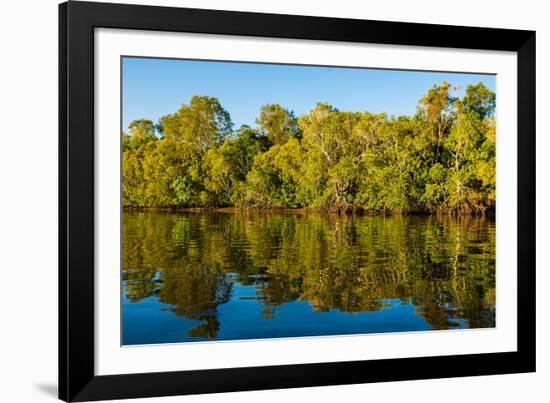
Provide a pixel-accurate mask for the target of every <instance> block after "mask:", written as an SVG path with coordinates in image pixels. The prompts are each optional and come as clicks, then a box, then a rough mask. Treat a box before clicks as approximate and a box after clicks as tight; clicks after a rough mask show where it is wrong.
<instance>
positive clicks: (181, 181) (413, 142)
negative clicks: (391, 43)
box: [122, 82, 496, 214]
mask: <svg viewBox="0 0 550 403" xmlns="http://www.w3.org/2000/svg"><path fill="white" fill-rule="evenodd" d="M456 92H457V91H456V90H455V89H453V88H452V86H451V85H450V84H448V83H446V82H443V83H441V84H439V85H434V86H433V87H432V88H430V89H429V90H428V92H427V93H426V94H425V95H424V96H423V97H422V98H421V99H420V100H419V102H418V105H417V112H416V114H415V115H413V116H399V117H394V116H388V115H386V114H384V113H381V114H372V113H369V112H345V111H340V110H338V109H336V108H334V107H333V106H331V105H329V104H327V103H318V104H317V105H315V107H314V108H313V109H312V110H311V111H309V113H307V114H304V115H301V116H299V117H296V116H295V115H294V113H293V112H292V111H289V110H288V109H286V108H284V107H283V106H281V105H277V104H268V105H264V106H263V107H262V108H261V110H260V114H259V117H258V118H257V119H256V122H255V123H256V124H255V126H254V127H251V126H247V125H243V126H241V127H240V128H238V129H236V130H234V128H233V124H232V122H231V119H230V116H229V113H228V112H227V111H226V110H225V109H224V108H223V107H222V106H221V105H220V103H219V102H218V100H217V99H216V98H212V97H207V96H193V97H192V98H191V100H190V102H189V104H184V105H182V106H181V108H180V109H179V110H178V111H176V112H175V113H173V114H170V115H166V116H163V117H162V118H161V119H160V121H159V122H158V124H154V123H153V122H151V121H149V120H136V121H133V122H132V123H131V124H130V125H129V127H128V132H127V133H123V145H122V147H123V157H122V158H123V161H122V166H123V168H122V174H123V181H122V193H123V205H124V206H132V207H223V206H238V207H260V208H280V207H284V208H300V207H305V208H317V209H324V210H334V211H339V212H349V211H358V210H365V211H379V212H392V213H408V212H437V213H456V214H476V213H484V212H486V211H491V210H493V209H494V206H495V185H496V183H495V182H496V180H495V168H496V164H495V135H496V132H495V117H494V111H495V94H494V93H493V92H492V91H491V90H490V89H488V88H487V87H485V86H484V85H483V84H482V83H478V84H475V85H469V86H468V87H467V88H466V90H465V94H464V96H463V97H462V98H459V97H458V96H456Z"/></svg>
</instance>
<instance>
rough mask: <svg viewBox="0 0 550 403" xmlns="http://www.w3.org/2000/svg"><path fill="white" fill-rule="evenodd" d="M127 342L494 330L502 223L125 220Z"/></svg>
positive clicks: (148, 216)
mask: <svg viewBox="0 0 550 403" xmlns="http://www.w3.org/2000/svg"><path fill="white" fill-rule="evenodd" d="M122 312H123V315H122V327H123V328H122V334H123V341H122V342H123V344H124V345H133V344H152V343H175V342H192V341H205V340H206V341H214V340H235V339H260V338H274V337H295V336H322V335H341V334H364V333H381V332H403V331H423V330H432V329H437V330H444V329H462V328H487V327H494V326H495V223H494V221H492V220H490V219H484V218H474V217H462V218H451V217H446V218H438V217H423V216H422V217H420V216H414V217H411V216H409V217H381V216H376V217H369V216H356V217H337V216H330V215H319V214H304V213H293V212H290V213H272V212H263V213H262V212H238V211H237V212H234V211H233V212H189V213H160V212H124V213H123V236H122Z"/></svg>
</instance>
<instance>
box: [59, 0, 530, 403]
mask: <svg viewBox="0 0 550 403" xmlns="http://www.w3.org/2000/svg"><path fill="white" fill-rule="evenodd" d="M59 12H60V18H59V21H60V31H59V32H60V35H59V38H60V42H59V44H60V63H59V67H60V68H59V75H60V84H59V86H60V91H59V93H60V107H59V127H60V137H59V146H60V153H59V155H60V162H59V164H60V186H59V189H60V194H59V196H60V197H59V200H60V206H59V209H60V223H59V229H60V242H59V256H60V259H59V262H60V263H59V265H60V267H59V281H60V287H59V293H60V295H59V301H60V303H59V310H60V311H59V318H60V320H59V346H60V348H59V397H60V398H61V399H63V400H66V401H88V400H102V399H120V398H131V397H147V396H165V395H177V394H193V393H212V392H226V391H240V390H254V389H274V388H290V387H304V386H318V385H336V384H347V383H363V382H380V381H395V380H410V379H426V378H436V377H437V378H440V377H455V376H471V375H487V374H503V373H517V372H530V371H534V370H535V170H534V169H535V168H534V167H535V33H534V32H531V31H518V30H509V29H492V28H475V27H458V26H441V25H430V24H413V23H398V22H381V21H364V20H351V19H334V18H319V17H306V16H291V15H274V14H258V13H243V12H228V11H215V10H199V9H183V8H168V7H152V6H141V5H139V6H138V5H121V4H108V3H86V2H80V1H79V2H68V3H64V4H61V5H60V6H59Z"/></svg>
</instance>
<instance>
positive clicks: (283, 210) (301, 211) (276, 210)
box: [122, 206, 496, 219]
mask: <svg viewBox="0 0 550 403" xmlns="http://www.w3.org/2000/svg"><path fill="white" fill-rule="evenodd" d="M122 211H123V212H165V213H227V214H234V213H267V214H298V215H307V214H318V215H331V216H335V215H336V216H392V217H401V216H426V217H428V216H435V217H486V218H493V219H494V218H495V217H496V214H495V208H492V209H488V210H487V211H484V212H474V213H457V212H453V211H444V212H429V211H404V212H391V211H378V210H365V209H355V210H353V211H338V210H329V209H324V208H309V207H298V208H288V207H265V208H264V207H235V206H228V207H135V206H122Z"/></svg>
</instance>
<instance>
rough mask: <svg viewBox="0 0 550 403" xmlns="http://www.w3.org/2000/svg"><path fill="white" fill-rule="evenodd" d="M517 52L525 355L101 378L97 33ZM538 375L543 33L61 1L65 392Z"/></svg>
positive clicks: (84, 395) (69, 396)
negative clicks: (538, 76)
mask: <svg viewBox="0 0 550 403" xmlns="http://www.w3.org/2000/svg"><path fill="white" fill-rule="evenodd" d="M99 27H102V28H120V29H132V30H153V31H171V32H192V33H208V34H228V35H242V36H259V37H275V38H296V39H309V40H325V41H341V42H365V43H376V44H394V45H414V46H429V47H446V48H466V49H482V50H501V51H513V52H517V63H518V64H517V68H518V70H517V72H518V75H517V85H518V86H517V97H518V98H517V105H518V110H517V112H518V120H517V122H518V127H517V136H518V137H517V139H518V149H517V156H518V189H517V190H518V196H517V205H518V222H517V228H518V234H517V239H518V243H517V248H518V249H517V252H518V260H517V269H518V271H517V279H518V289H517V296H518V306H517V308H518V309H517V313H518V317H517V323H518V334H517V342H518V344H517V345H518V349H517V352H504V353H486V354H470V355H456V356H438V357H420V358H400V359H384V360H372V361H349V362H332V363H316V364H300V365H283V366H264V367H253V368H252V367H250V368H231V369H208V370H193V371H179V372H157V373H141V374H125V375H109V376H96V375H95V372H94V29H95V28H99ZM533 371H535V32H533V31H520V30H511V29H493V28H477V27H459V26H444V25H431V24H417V23H401V22H382V21H364V20H353V19H336V18H319V17H306V16H295V15H274V14H258V13H246V12H229V11H214V10H201V9H185V8H171V7H155V6H142V5H121V4H108V3H89V2H80V1H78V2H73V1H70V2H67V3H63V4H60V5H59V398H60V399H62V400H65V401H90V400H102V399H122V398H137V397H150V396H168V395H183V394H195V393H213V392H230V391H244V390H260V389H276V388H292V387H305V386H320V385H339V384H350V383H366V382H383V381H398V380H413V379H426V378H445V377H461V376H472V375H490V374H504V373H521V372H533Z"/></svg>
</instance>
